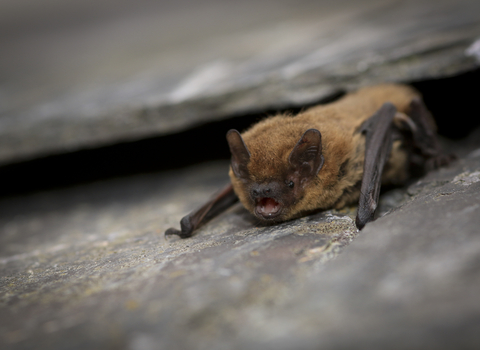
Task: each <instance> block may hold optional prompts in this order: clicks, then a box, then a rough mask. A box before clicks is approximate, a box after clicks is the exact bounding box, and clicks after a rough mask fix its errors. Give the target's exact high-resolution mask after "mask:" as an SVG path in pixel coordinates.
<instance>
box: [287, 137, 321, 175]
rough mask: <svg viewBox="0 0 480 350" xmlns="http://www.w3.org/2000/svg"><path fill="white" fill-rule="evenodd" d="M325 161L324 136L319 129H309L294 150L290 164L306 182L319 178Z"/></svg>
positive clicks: (289, 160) (289, 158)
mask: <svg viewBox="0 0 480 350" xmlns="http://www.w3.org/2000/svg"><path fill="white" fill-rule="evenodd" d="M324 161H325V159H324V158H323V155H322V134H320V131H318V130H317V129H308V130H307V131H305V133H304V134H303V136H302V137H301V138H300V140H299V141H298V142H297V144H296V145H295V147H294V148H293V151H292V153H290V156H289V157H288V162H289V163H290V165H291V166H292V167H293V169H294V171H295V172H298V173H299V174H300V181H301V182H304V181H305V180H309V179H311V178H312V177H315V176H317V174H318V172H319V171H320V169H321V168H322V166H323V163H324Z"/></svg>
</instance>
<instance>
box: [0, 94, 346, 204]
mask: <svg viewBox="0 0 480 350" xmlns="http://www.w3.org/2000/svg"><path fill="white" fill-rule="evenodd" d="M342 95H343V93H342V92H338V93H336V94H333V95H332V96H329V97H327V98H324V99H322V100H320V101H317V102H315V103H312V104H311V105H315V104H318V103H328V102H331V101H333V100H334V99H338V98H339V97H340V96H342ZM305 107H309V106H303V107H301V108H286V109H282V110H268V111H264V112H262V113H255V114H249V115H244V116H240V117H234V118H229V119H226V120H221V121H217V122H211V123H207V124H204V125H201V126H198V127H195V128H192V129H190V130H186V131H183V132H179V133H176V134H171V135H167V136H161V137H153V138H147V139H143V140H139V141H133V142H125V143H120V144H116V145H112V146H105V147H100V148H95V149H87V150H81V151H76V152H71V153H66V154H60V155H53V156H48V157H43V158H38V159H34V160H30V161H25V162H21V163H15V164H9V165H5V166H3V167H2V166H0V181H1V183H2V184H3V186H0V196H11V195H15V194H25V193H30V192H36V191H42V190H48V189H54V188H61V187H68V186H72V185H77V184H82V183H88V182H92V181H98V180H104V179H108V178H115V177H123V176H129V175H134V174H139V173H148V172H156V171H161V170H168V169H178V168H181V167H185V166H187V165H189V164H194V163H200V162H205V161H211V160H216V159H229V158H230V151H229V149H228V145H227V141H226V138H225V135H226V133H227V131H228V130H230V129H238V130H239V131H240V132H241V131H243V130H245V129H247V128H248V127H249V126H250V125H252V124H254V123H256V122H258V121H259V120H261V119H264V118H266V117H268V116H272V115H275V114H277V113H292V114H296V113H298V112H300V111H301V110H302V109H304V108H305Z"/></svg>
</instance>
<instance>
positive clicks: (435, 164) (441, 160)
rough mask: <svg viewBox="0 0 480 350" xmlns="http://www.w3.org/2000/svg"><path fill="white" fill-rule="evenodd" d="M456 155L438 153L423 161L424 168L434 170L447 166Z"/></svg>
mask: <svg viewBox="0 0 480 350" xmlns="http://www.w3.org/2000/svg"><path fill="white" fill-rule="evenodd" d="M456 159H457V156H456V155H455V154H453V153H450V154H439V155H437V156H435V157H432V158H430V159H428V160H427V161H426V162H425V170H426V171H430V170H435V169H438V168H441V167H445V166H448V165H449V164H450V163H451V162H453V161H455V160H456Z"/></svg>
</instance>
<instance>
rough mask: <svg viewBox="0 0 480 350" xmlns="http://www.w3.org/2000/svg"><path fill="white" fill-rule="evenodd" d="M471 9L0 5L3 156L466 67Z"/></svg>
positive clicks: (156, 131) (168, 129) (450, 4)
mask: <svg viewBox="0 0 480 350" xmlns="http://www.w3.org/2000/svg"><path fill="white" fill-rule="evenodd" d="M134 4H137V5H136V6H135V5H134ZM22 6H23V7H22ZM478 13H480V2H479V1H477V0H461V1H459V0H437V1H429V0H420V1H396V0H388V1H385V0H367V1H361V2H360V1H354V0H342V1H338V0H337V1H311V0H300V1H298V0H295V1H288V0H284V1H273V0H269V1H262V2H260V3H259V2H257V1H252V0H245V1H240V2H222V1H218V0H202V1H193V2H192V1H185V0H183V1H175V2H167V1H161V2H147V1H139V2H129V1H122V2H120V3H119V2H115V5H114V6H112V4H111V2H110V1H108V0H102V1H96V2H95V3H93V2H90V1H85V2H80V1H78V2H64V1H59V0H48V1H43V2H42V4H41V5H32V4H31V2H26V1H25V0H19V1H16V2H13V3H8V4H7V3H5V4H2V5H0V19H1V21H0V22H1V25H0V29H2V30H1V31H0V33H1V34H0V45H1V47H2V54H1V55H0V76H1V81H0V164H7V163H12V162H18V161H22V160H26V159H32V158H35V157H39V156H44V155H49V154H59V153H64V152H69V151H72V150H78V149H83V148H93V147H98V146H102V145H108V144H112V143H116V142H125V141H129V140H137V139H141V138H145V137H151V136H157V135H165V134H169V133H174V132H178V131H180V130H185V129H188V128H191V127H193V126H195V125H198V124H202V123H205V122H207V121H212V120H218V119H221V118H228V117H231V116H234V115H241V114H244V113H250V112H252V111H255V112H257V111H263V110H265V109H266V108H280V107H286V106H303V105H304V104H305V103H311V102H314V101H318V100H321V99H322V98H324V97H326V96H328V95H330V94H332V93H334V92H335V91H337V90H338V89H352V88H355V87H358V86H359V85H364V84H369V83H375V82H385V81H412V80H418V79H424V78H432V77H444V76H448V75H452V74H455V73H459V72H462V71H466V70H470V69H472V68H473V67H475V66H477V64H478V58H479V57H480V49H479V48H478V41H476V40H477V39H478V37H479V35H480V17H479V16H478ZM475 42H476V44H475Z"/></svg>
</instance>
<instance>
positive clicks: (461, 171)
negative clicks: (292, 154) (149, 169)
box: [0, 132, 480, 350]
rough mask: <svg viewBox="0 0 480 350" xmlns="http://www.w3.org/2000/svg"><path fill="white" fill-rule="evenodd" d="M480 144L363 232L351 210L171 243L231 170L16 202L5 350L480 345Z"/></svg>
mask: <svg viewBox="0 0 480 350" xmlns="http://www.w3.org/2000/svg"><path fill="white" fill-rule="evenodd" d="M479 135H480V132H477V133H476V134H474V135H472V137H471V138H470V139H469V140H467V141H465V142H463V143H457V148H458V149H457V153H458V154H459V155H460V159H459V160H458V161H457V162H456V163H454V164H452V165H451V166H450V167H449V168H444V169H440V170H437V171H434V172H431V173H429V174H427V175H426V176H425V177H423V178H421V179H419V180H418V181H416V182H414V183H413V184H412V185H411V186H409V187H406V188H404V189H397V190H394V191H393V192H390V193H386V194H385V195H384V196H383V197H382V201H383V204H382V205H383V207H382V213H383V214H385V215H383V216H382V217H380V218H379V219H378V220H377V221H375V222H373V223H371V224H369V225H367V227H366V228H365V229H364V230H363V231H361V232H359V233H358V232H357V231H356V230H355V228H354V225H353V221H352V217H353V216H354V210H353V209H352V210H350V209H347V210H345V211H343V212H332V211H327V212H324V213H318V214H316V215H313V216H310V217H307V218H302V219H299V220H295V221H291V222H287V223H284V224H281V225H277V226H270V227H261V226H258V224H257V223H256V222H255V220H254V219H253V218H252V216H250V214H248V213H247V212H246V211H245V210H244V209H242V208H241V207H239V206H236V207H233V208H232V209H231V210H229V211H227V212H225V213H224V214H222V215H221V216H220V217H218V218H216V219H214V220H213V221H211V222H210V223H208V224H207V225H205V226H204V227H203V228H202V229H201V230H199V232H198V234H197V235H196V236H194V237H192V238H190V239H187V240H171V241H166V240H165V238H164V236H163V231H164V230H165V229H166V228H167V227H170V226H172V225H177V224H178V220H179V219H180V217H181V216H182V215H183V214H184V213H185V212H187V211H189V210H190V209H192V208H193V207H195V206H196V205H197V204H198V203H200V202H202V201H203V200H204V199H205V197H206V196H208V195H209V194H210V193H211V192H212V191H214V189H216V188H217V187H218V186H219V185H221V184H222V183H224V182H225V181H226V180H227V179H226V167H227V164H225V163H223V162H219V163H209V164H205V165H200V166H195V167H192V168H189V169H185V170H181V171H171V172H164V173H158V174H152V175H143V176H140V175H139V176H135V177H131V178H126V179H118V180H111V181H108V182H98V183H95V184H90V185H83V186H78V187H77V188H71V189H65V190H58V191H50V192H44V193H39V194H35V195H28V196H23V197H16V198H11V199H4V200H2V201H1V202H0V207H1V211H0V213H1V215H0V229H1V232H0V276H1V282H0V301H1V306H0V347H1V348H2V349H31V348H36V349H43V348H45V349H46V348H48V349H85V348H88V349H108V348H115V349H133V350H148V349H158V348H165V349H167V348H168V349H250V348H252V349H259V348H261V349H318V348H322V349H351V348H355V349H386V348H388V349H396V348H397V349H427V348H435V349H452V348H455V349H476V348H478V344H480V303H479V302H478V300H479V299H478V290H479V289H480V265H479V262H480V230H479V227H480V216H479V215H478V214H479V209H480V203H479V200H478V198H479V195H480V143H479V140H480V137H478V136H479ZM174 198H176V200H174ZM392 208H393V209H392ZM339 252H341V254H340V255H338V253H339Z"/></svg>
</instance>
